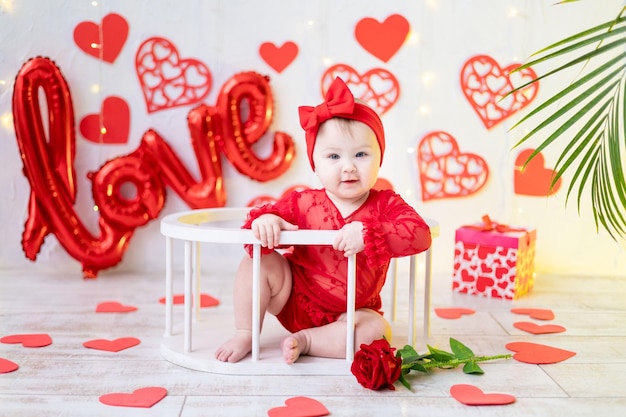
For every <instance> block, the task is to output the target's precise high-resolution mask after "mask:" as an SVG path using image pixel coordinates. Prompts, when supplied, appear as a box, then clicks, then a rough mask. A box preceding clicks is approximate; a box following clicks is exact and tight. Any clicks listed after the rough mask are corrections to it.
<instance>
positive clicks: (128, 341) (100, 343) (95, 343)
mask: <svg viewBox="0 0 626 417" xmlns="http://www.w3.org/2000/svg"><path fill="white" fill-rule="evenodd" d="M139 343H141V341H140V340H139V339H137V338H136V337H120V338H118V339H114V340H107V339H93V340H88V341H86V342H85V343H83V346H85V347H86V348H90V349H97V350H105V351H107V352H119V351H121V350H124V349H128V348H130V347H133V346H137V345H138V344H139Z"/></svg>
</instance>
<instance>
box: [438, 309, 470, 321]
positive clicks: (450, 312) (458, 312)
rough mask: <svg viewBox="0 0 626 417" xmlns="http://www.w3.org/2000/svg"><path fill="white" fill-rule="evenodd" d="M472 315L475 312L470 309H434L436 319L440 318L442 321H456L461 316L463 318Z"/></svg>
mask: <svg viewBox="0 0 626 417" xmlns="http://www.w3.org/2000/svg"><path fill="white" fill-rule="evenodd" d="M474 313H475V311H474V310H472V309H471V308H457V307H450V308H436V309H435V314H436V315H437V317H441V318H442V319H458V318H461V316H464V315H468V316H469V315H472V314H474Z"/></svg>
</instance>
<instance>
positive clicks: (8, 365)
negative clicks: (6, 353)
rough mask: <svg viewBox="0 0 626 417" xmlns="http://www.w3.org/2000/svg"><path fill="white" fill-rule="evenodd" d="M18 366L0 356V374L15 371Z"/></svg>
mask: <svg viewBox="0 0 626 417" xmlns="http://www.w3.org/2000/svg"><path fill="white" fill-rule="evenodd" d="M17 368H19V366H18V365H17V363H15V362H11V361H10V360H8V359H4V358H0V374H8V373H9V372H13V371H16V370H17Z"/></svg>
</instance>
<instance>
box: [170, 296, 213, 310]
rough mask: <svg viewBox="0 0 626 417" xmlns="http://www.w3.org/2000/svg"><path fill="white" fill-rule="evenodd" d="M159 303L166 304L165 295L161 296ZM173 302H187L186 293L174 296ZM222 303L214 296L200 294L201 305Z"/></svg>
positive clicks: (210, 305) (209, 305)
mask: <svg viewBox="0 0 626 417" xmlns="http://www.w3.org/2000/svg"><path fill="white" fill-rule="evenodd" d="M159 303H161V304H165V297H161V298H159ZM172 303H173V304H185V295H184V294H177V295H175V296H174V297H173V300H172ZM219 304H220V301H219V300H218V299H217V298H213V297H211V296H210V295H208V294H200V307H201V308H205V307H215V306H217V305H219Z"/></svg>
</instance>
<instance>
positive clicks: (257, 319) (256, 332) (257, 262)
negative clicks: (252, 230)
mask: <svg viewBox="0 0 626 417" xmlns="http://www.w3.org/2000/svg"><path fill="white" fill-rule="evenodd" d="M260 281H261V245H260V244H254V245H252V360H253V361H257V360H259V351H260V345H261V343H260V341H261V285H260Z"/></svg>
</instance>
